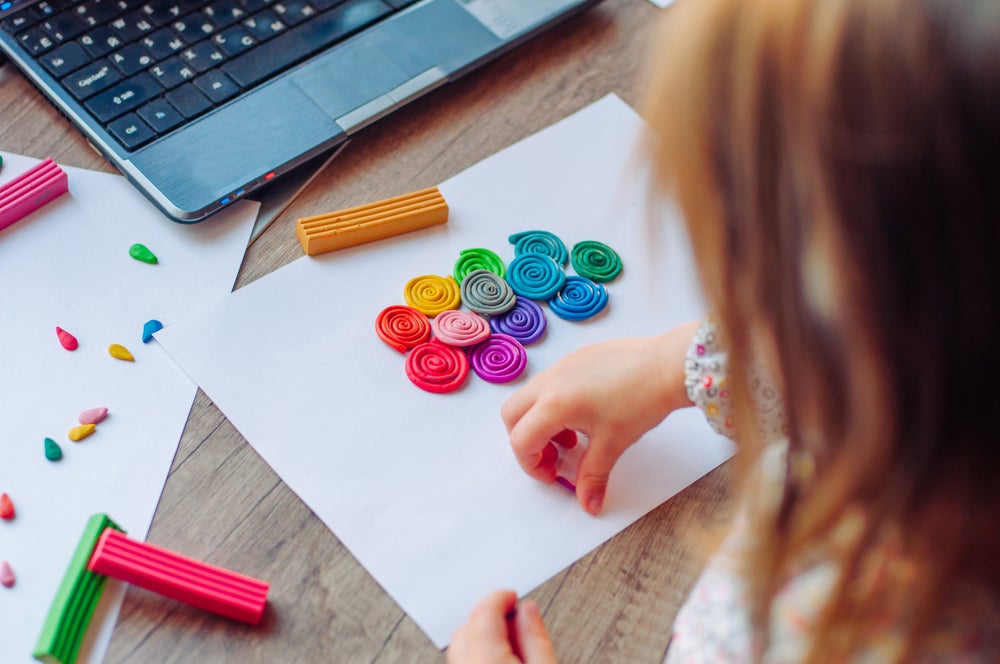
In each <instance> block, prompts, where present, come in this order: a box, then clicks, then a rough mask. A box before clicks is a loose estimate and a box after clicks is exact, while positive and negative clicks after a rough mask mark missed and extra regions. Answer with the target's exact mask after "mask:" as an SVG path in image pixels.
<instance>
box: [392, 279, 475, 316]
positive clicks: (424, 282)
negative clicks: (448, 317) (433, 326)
mask: <svg viewBox="0 0 1000 664" xmlns="http://www.w3.org/2000/svg"><path fill="white" fill-rule="evenodd" d="M403 298H404V299H405V300H406V303H407V304H408V305H410V306H411V307H413V308H414V309H416V310H417V311H419V312H421V313H423V314H427V315H428V316H430V317H432V318H433V317H434V316H437V315H438V314H439V313H441V312H442V311H448V310H449V309H458V307H459V305H461V304H462V299H461V295H460V294H459V290H458V282H456V281H455V280H454V279H452V278H451V277H450V276H448V277H439V276H437V275H436V274H425V275H423V276H420V277H413V278H412V279H410V280H409V281H408V282H406V287H405V288H404V289H403Z"/></svg>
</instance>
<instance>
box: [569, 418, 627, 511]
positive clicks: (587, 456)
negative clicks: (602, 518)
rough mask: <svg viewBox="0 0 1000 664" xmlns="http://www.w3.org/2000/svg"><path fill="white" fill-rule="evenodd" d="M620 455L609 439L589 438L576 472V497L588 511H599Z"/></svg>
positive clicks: (602, 505) (619, 451)
mask: <svg viewBox="0 0 1000 664" xmlns="http://www.w3.org/2000/svg"><path fill="white" fill-rule="evenodd" d="M620 456H621V450H619V449H618V448H617V447H616V446H615V445H614V444H613V443H612V442H611V441H609V440H607V439H604V438H600V437H592V438H591V439H590V443H589V444H588V446H587V451H586V452H584V453H583V457H582V458H581V459H580V466H579V467H578V469H577V472H576V498H577V500H578V501H580V505H581V506H582V507H583V509H585V510H587V511H588V512H589V513H591V514H594V515H597V514H600V513H601V509H602V508H603V507H604V495H605V493H606V492H607V489H608V478H609V477H610V475H611V470H612V469H613V468H614V467H615V464H616V463H617V462H618V458H619V457H620Z"/></svg>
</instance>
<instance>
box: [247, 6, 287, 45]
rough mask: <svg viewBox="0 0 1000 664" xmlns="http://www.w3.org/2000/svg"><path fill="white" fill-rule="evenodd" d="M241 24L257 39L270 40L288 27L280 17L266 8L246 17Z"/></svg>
mask: <svg viewBox="0 0 1000 664" xmlns="http://www.w3.org/2000/svg"><path fill="white" fill-rule="evenodd" d="M241 25H242V26H243V28H244V29H245V30H246V31H247V32H249V33H250V35H251V36H253V37H254V38H255V39H256V40H257V41H265V40H268V39H270V38H271V37H274V36H275V35H277V34H279V33H280V32H282V31H283V30H285V28H286V27H287V26H286V25H285V24H284V23H282V22H281V21H279V20H278V17H276V16H275V15H274V14H272V13H271V12H270V11H269V10H266V9H265V10H264V11H262V12H260V13H257V14H254V15H253V16H251V17H250V18H248V19H246V20H245V21H243V23H242V24H241Z"/></svg>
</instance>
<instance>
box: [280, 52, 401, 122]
mask: <svg viewBox="0 0 1000 664" xmlns="http://www.w3.org/2000/svg"><path fill="white" fill-rule="evenodd" d="M408 78H410V75H409V74H407V72H405V71H403V70H402V69H401V68H400V67H397V66H396V65H395V64H393V62H392V61H391V60H389V58H387V57H386V56H385V55H383V54H382V52H381V50H380V49H378V48H372V47H370V46H368V45H366V44H365V43H364V42H363V41H357V42H354V43H347V44H344V45H343V46H341V47H340V48H338V49H336V50H334V51H332V52H330V53H327V54H326V55H323V56H320V57H319V58H317V59H316V60H315V61H313V62H310V63H308V64H307V65H305V66H304V67H302V69H301V70H299V71H298V72H296V73H295V74H294V75H293V76H292V77H291V79H292V81H293V82H294V83H295V84H296V85H297V86H298V87H299V89H300V90H301V91H302V92H303V93H304V94H305V95H306V96H308V97H309V98H310V99H312V100H313V101H314V102H315V103H316V105H317V106H319V107H320V108H322V109H323V110H324V111H326V113H327V114H328V115H329V116H330V117H331V118H334V119H336V118H339V117H341V116H342V115H344V114H345V113H347V112H348V111H353V110H354V109H356V108H357V107H359V106H361V105H363V104H365V103H367V102H369V101H371V100H372V99H375V98H376V97H379V96H381V95H383V94H385V93H386V92H387V91H389V90H392V89H393V88H395V87H396V86H398V85H400V84H402V83H404V82H406V80H407V79H408Z"/></svg>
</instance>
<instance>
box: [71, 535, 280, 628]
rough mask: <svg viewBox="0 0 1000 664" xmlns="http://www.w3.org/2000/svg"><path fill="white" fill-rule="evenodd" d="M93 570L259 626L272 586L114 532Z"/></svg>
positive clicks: (100, 544)
mask: <svg viewBox="0 0 1000 664" xmlns="http://www.w3.org/2000/svg"><path fill="white" fill-rule="evenodd" d="M87 567H88V568H89V569H90V570H91V571H92V572H96V573H97V574H105V575H107V576H110V577H112V578H115V579H120V580H122V581H127V582H128V583H131V584H134V585H137V586H139V587H141V588H145V589H146V590H151V591H153V592H155V593H158V594H160V595H163V596H165V597H170V598H171V599H176V600H178V601H180V602H185V603H187V604H190V605H192V606H196V607H198V608H199V609H205V610H206V611H212V612H214V613H219V614H221V615H224V616H228V617H229V618H235V619H236V620H242V621H243V622H247V623H250V624H251V625H256V624H258V623H260V619H261V617H262V616H263V615H264V605H265V604H266V603H267V591H268V587H269V586H268V584H267V582H265V581H260V580H258V579H254V578H252V577H249V576H245V575H243V574H239V573H237V572H231V571H229V570H226V569H223V568H221V567H216V566H214V565H209V564H208V563H203V562H199V561H197V560H193V559H191V558H188V557H186V556H182V555H180V554H177V553H173V552H172V551H168V550H166V549H163V548H161V547H158V546H155V545H153V544H147V543H145V542H139V541H137V540H134V539H132V538H130V537H128V536H127V535H125V534H124V533H121V532H119V531H117V530H114V529H112V528H108V529H107V530H105V531H104V533H103V534H102V535H101V537H100V539H98V540H97V546H95V547H94V553H93V555H92V556H91V557H90V563H88V565H87Z"/></svg>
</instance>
